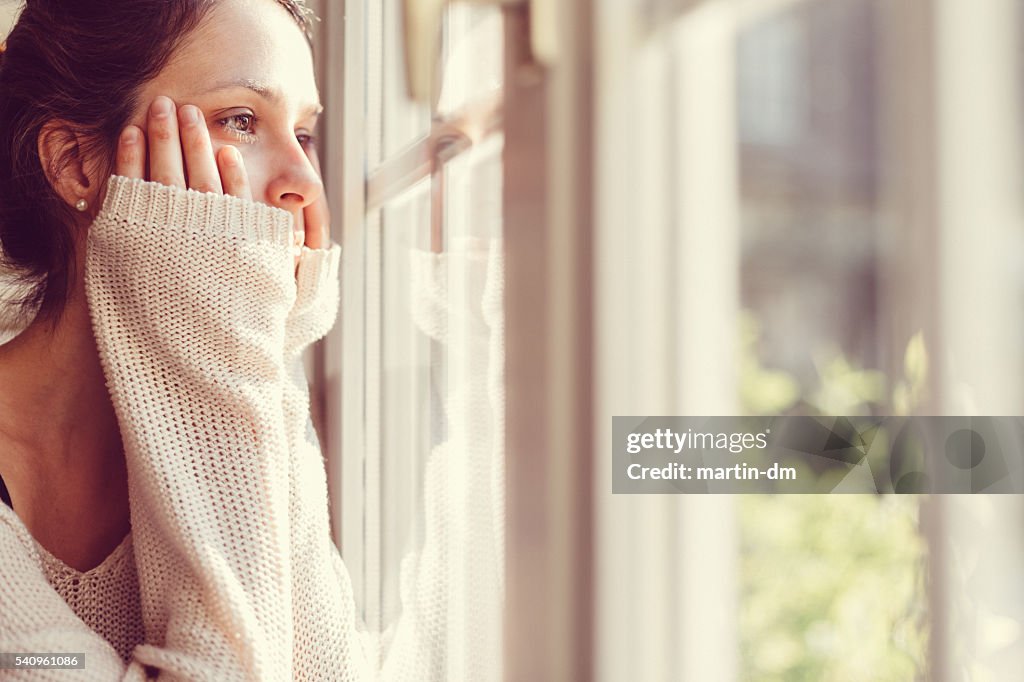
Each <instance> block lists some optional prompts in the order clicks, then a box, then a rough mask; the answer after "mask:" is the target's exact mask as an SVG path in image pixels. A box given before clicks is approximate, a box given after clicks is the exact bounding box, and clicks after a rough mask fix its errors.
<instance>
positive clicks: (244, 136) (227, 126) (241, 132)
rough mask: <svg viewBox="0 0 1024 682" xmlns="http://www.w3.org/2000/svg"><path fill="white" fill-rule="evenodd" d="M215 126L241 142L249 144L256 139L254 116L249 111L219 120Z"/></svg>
mask: <svg viewBox="0 0 1024 682" xmlns="http://www.w3.org/2000/svg"><path fill="white" fill-rule="evenodd" d="M217 125H219V126H220V127H221V128H223V129H224V130H225V131H227V132H228V133H231V134H232V135H234V136H235V137H237V138H239V139H240V140H242V141H245V142H251V141H254V140H255V139H256V114H254V113H252V112H251V111H240V112H238V113H236V114H231V115H229V116H225V117H224V118H219V119H217Z"/></svg>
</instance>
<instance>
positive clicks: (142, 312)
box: [0, 0, 371, 680]
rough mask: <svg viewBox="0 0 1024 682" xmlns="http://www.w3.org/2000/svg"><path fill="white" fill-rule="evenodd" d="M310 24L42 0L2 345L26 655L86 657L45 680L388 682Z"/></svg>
mask: <svg viewBox="0 0 1024 682" xmlns="http://www.w3.org/2000/svg"><path fill="white" fill-rule="evenodd" d="M308 29H309V24H308V19H307V14H306V12H305V11H304V9H303V7H302V6H301V4H300V2H299V1H298V0H176V1H175V2H165V1H163V0H131V1H126V2H118V3H112V2H109V0H95V1H84V0H64V1H57V0H29V1H28V2H27V5H26V7H25V9H24V11H23V13H22V15H21V16H20V18H19V21H18V23H17V24H16V25H15V27H14V29H13V31H12V32H11V34H10V36H9V38H8V41H7V46H6V52H5V53H4V54H3V55H2V57H0V251H2V253H3V257H4V259H5V261H6V262H5V265H6V267H7V268H9V269H13V270H14V271H16V272H18V273H21V274H22V275H24V277H25V280H26V281H27V282H30V283H33V284H34V288H32V290H31V291H30V293H29V295H28V296H27V297H26V299H25V300H24V301H23V309H24V310H25V311H26V314H35V317H34V321H33V322H32V323H31V325H30V326H29V327H28V328H27V329H26V330H25V331H24V332H23V333H21V334H20V335H18V336H17V337H16V338H15V339H14V340H13V341H11V342H9V343H7V344H5V345H3V346H0V387H2V390H0V476H2V477H3V480H4V481H5V484H6V489H7V491H8V493H9V494H8V496H7V500H6V502H7V504H5V505H0V557H3V561H2V562H0V652H10V653H47V652H64V653H68V652H84V653H85V660H84V669H77V670H56V671H40V670H34V671H24V673H23V674H24V675H25V676H26V677H27V678H30V679H51V678H52V679H60V680H71V679H82V680H108V679H122V678H124V679H144V678H147V677H149V676H157V675H159V676H160V678H161V679H164V678H165V676H166V677H167V678H173V679H190V680H199V679H202V680H206V679H208V680H233V679H239V680H241V679H261V680H263V679H266V680H289V679H339V680H354V679H366V678H367V677H368V676H370V675H371V673H370V671H369V670H368V668H367V666H366V659H367V657H366V655H365V653H364V650H363V647H362V645H361V643H360V641H359V638H358V635H357V630H356V628H355V626H354V622H355V621H354V607H353V599H352V594H351V588H350V586H349V581H348V575H347V572H346V570H345V568H344V566H343V565H342V564H341V560H340V558H339V556H338V554H337V551H336V550H335V548H334V547H333V545H332V544H331V542H330V537H329V531H328V520H327V508H326V500H327V492H326V484H325V477H324V468H323V464H322V460H321V459H320V452H319V446H318V443H317V440H316V435H315V433H314V431H313V429H312V426H311V424H310V420H309V403H308V395H307V390H306V384H305V380H304V375H303V371H302V364H301V352H302V350H303V349H304V348H306V347H307V346H308V345H309V344H310V343H312V342H313V341H314V340H316V339H317V338H320V337H321V336H323V335H324V334H325V333H326V332H327V330H328V329H329V328H330V327H331V325H332V324H333V321H334V318H335V315H336V309H337V305H338V292H337V268H338V262H339V254H340V248H339V247H338V246H337V245H332V244H330V243H329V241H328V237H327V210H326V206H325V203H324V198H323V191H322V187H321V183H320V180H319V176H318V171H317V167H316V160H315V155H314V153H313V146H312V145H313V139H312V133H313V130H314V127H315V125H316V119H317V116H318V114H319V111H320V106H319V101H318V93H317V89H316V85H315V82H314V77H313V66H312V58H311V52H310V46H309V43H308ZM296 246H299V249H298V250H296V248H295V247H296ZM293 257H294V259H293ZM36 310H38V313H36V312H35V311H36ZM10 672H12V671H9V670H8V671H5V673H10ZM15 674H18V673H17V672H15ZM47 674H49V675H50V677H47Z"/></svg>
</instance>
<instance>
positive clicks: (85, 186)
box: [38, 121, 98, 206]
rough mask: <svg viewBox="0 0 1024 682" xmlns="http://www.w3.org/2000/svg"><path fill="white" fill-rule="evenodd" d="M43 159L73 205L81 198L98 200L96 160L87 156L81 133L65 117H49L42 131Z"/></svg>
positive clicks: (51, 177)
mask: <svg viewBox="0 0 1024 682" xmlns="http://www.w3.org/2000/svg"><path fill="white" fill-rule="evenodd" d="M38 144H39V163H40V164H41V165H42V167H43V172H44V173H45V174H46V178H47V179H48V180H49V181H50V185H51V186H52V187H53V189H54V190H55V191H56V192H57V194H58V195H59V196H60V197H61V198H62V199H63V200H64V201H65V202H67V204H68V205H69V206H74V205H75V204H77V203H78V201H79V200H80V199H85V200H86V201H88V202H89V203H90V205H91V204H93V203H94V201H95V198H96V194H97V184H98V183H97V178H96V168H95V166H96V164H95V160H90V159H87V158H86V157H85V155H84V153H83V150H84V146H83V144H82V139H81V137H80V136H79V135H77V134H76V133H74V132H73V131H72V129H71V127H70V126H68V125H67V124H66V123H64V122H62V121H49V122H47V123H46V124H45V125H44V126H43V128H42V130H40V131H39V142H38Z"/></svg>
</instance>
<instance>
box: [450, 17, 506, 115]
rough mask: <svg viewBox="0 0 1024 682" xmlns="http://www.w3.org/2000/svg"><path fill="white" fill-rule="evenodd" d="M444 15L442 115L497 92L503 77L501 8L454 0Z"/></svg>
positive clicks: (503, 45)
mask: <svg viewBox="0 0 1024 682" xmlns="http://www.w3.org/2000/svg"><path fill="white" fill-rule="evenodd" d="M447 16H448V18H447V24H446V29H447V30H446V37H445V49H444V55H445V61H444V63H445V66H444V80H443V81H442V87H441V96H440V100H439V103H438V113H439V114H441V115H442V116H443V115H446V114H451V113H454V112H457V111H459V110H460V109H462V108H463V107H465V106H466V105H467V104H470V103H472V102H476V101H479V100H481V99H485V98H487V97H489V96H490V97H493V96H494V95H496V94H498V93H500V91H501V89H502V86H503V84H504V78H505V72H504V63H505V60H504V51H505V39H504V29H503V24H502V17H501V8H500V7H498V6H486V5H474V4H469V3H458V2H457V3H453V4H451V5H449V6H448V12H447Z"/></svg>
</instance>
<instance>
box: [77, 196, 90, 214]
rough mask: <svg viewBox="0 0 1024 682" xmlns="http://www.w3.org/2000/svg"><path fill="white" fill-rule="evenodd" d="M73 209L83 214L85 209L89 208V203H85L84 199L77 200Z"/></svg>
mask: <svg viewBox="0 0 1024 682" xmlns="http://www.w3.org/2000/svg"><path fill="white" fill-rule="evenodd" d="M75 208H77V209H78V210H79V211H82V212H83V213H84V212H85V211H86V209H88V208H89V202H88V201H86V200H85V199H79V200H78V203H77V204H75Z"/></svg>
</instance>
